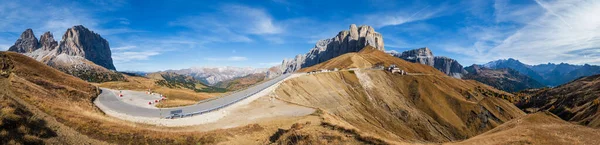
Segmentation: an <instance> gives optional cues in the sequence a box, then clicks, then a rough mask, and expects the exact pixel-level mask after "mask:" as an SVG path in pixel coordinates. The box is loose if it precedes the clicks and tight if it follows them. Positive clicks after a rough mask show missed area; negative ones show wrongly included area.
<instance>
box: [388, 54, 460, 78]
mask: <svg viewBox="0 0 600 145" xmlns="http://www.w3.org/2000/svg"><path fill="white" fill-rule="evenodd" d="M390 55H393V56H395V57H398V58H402V59H404V60H406V61H410V62H414V63H421V64H425V65H429V66H433V67H434V68H436V69H438V70H440V71H442V72H444V73H445V74H447V75H449V76H452V77H455V78H462V76H463V75H464V74H466V73H467V71H465V70H464V69H463V66H462V65H461V64H460V63H458V61H456V60H454V59H452V58H448V57H443V56H434V55H433V52H431V50H430V49H429V48H427V47H423V48H418V49H413V50H408V51H404V52H402V53H395V52H390Z"/></svg>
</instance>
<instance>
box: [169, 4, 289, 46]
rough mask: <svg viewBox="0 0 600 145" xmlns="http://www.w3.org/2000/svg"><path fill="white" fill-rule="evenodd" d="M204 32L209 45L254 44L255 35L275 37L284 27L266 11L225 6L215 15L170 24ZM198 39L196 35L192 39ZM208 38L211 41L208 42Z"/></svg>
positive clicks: (201, 15)
mask: <svg viewBox="0 0 600 145" xmlns="http://www.w3.org/2000/svg"><path fill="white" fill-rule="evenodd" d="M169 24H170V25H173V26H182V27H187V28H190V29H192V30H193V31H195V33H194V34H190V35H195V34H197V33H202V34H203V36H202V38H201V39H202V40H205V41H208V42H254V41H255V40H254V39H251V37H253V36H252V35H261V36H268V35H276V34H281V33H282V32H284V29H283V27H282V26H281V25H280V24H279V23H278V22H277V21H275V20H274V19H273V18H272V17H271V15H270V14H269V13H268V12H267V11H266V10H264V9H261V8H255V7H249V6H245V5H234V4H229V5H223V6H222V7H220V9H219V10H218V11H217V12H215V13H209V14H207V13H203V14H198V15H194V16H187V17H182V18H180V19H178V20H177V21H173V22H170V23H169ZM192 37H197V36H192ZM206 38H209V39H206Z"/></svg>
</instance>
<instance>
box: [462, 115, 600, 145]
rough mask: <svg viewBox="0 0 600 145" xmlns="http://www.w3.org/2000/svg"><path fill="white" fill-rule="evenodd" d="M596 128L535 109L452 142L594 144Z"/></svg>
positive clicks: (598, 138)
mask: <svg viewBox="0 0 600 145" xmlns="http://www.w3.org/2000/svg"><path fill="white" fill-rule="evenodd" d="M599 142H600V132H598V130H597V129H592V128H589V127H585V126H581V125H575V124H571V123H568V122H566V121H563V120H561V119H560V118H558V117H557V116H555V115H553V114H552V113H550V112H538V113H535V114H529V115H527V116H523V117H520V118H516V119H513V120H511V121H509V122H506V123H504V124H502V125H500V126H498V127H496V128H494V129H492V130H490V131H488V132H486V133H483V134H481V135H478V136H475V137H473V138H470V139H468V140H465V141H461V142H455V143H452V144H473V145H480V144H597V143H599Z"/></svg>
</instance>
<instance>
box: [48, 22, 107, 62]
mask: <svg viewBox="0 0 600 145" xmlns="http://www.w3.org/2000/svg"><path fill="white" fill-rule="evenodd" d="M57 52H58V53H59V54H61V53H65V54H68V55H71V56H81V57H84V58H85V59H87V60H90V61H92V62H94V63H95V64H97V65H100V66H102V67H104V68H107V69H110V70H116V69H115V66H114V65H113V62H112V57H111V52H110V47H109V46H108V41H106V39H104V38H102V37H101V36H100V35H98V34H96V33H94V32H93V31H90V30H88V29H87V28H85V27H83V26H81V25H78V26H73V27H72V28H69V29H67V32H65V35H63V38H62V40H61V41H60V47H59V48H58V50H57Z"/></svg>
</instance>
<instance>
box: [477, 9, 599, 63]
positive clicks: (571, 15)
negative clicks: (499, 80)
mask: <svg viewBox="0 0 600 145" xmlns="http://www.w3.org/2000/svg"><path fill="white" fill-rule="evenodd" d="M537 3H538V4H539V5H540V6H541V7H543V8H544V9H545V13H544V14H543V15H542V16H540V17H538V18H536V19H532V21H531V22H530V24H528V25H526V26H525V27H523V28H522V29H519V30H518V31H516V32H515V33H514V34H512V35H511V36H509V37H507V38H506V39H504V40H503V41H502V43H501V44H499V45H498V46H496V47H494V48H492V49H491V50H490V52H489V53H490V54H495V55H498V56H503V57H515V58H517V59H520V60H522V61H524V62H526V63H534V64H535V63H546V62H548V61H553V62H569V63H588V62H590V63H591V62H597V61H598V60H599V59H600V58H599V57H598V56H597V55H596V56H593V57H584V56H585V55H583V54H581V53H572V52H574V51H579V50H583V49H589V48H598V47H600V27H599V26H600V17H599V16H598V14H600V1H585V0H580V1H549V2H545V1H537ZM588 56H592V55H588Z"/></svg>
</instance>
